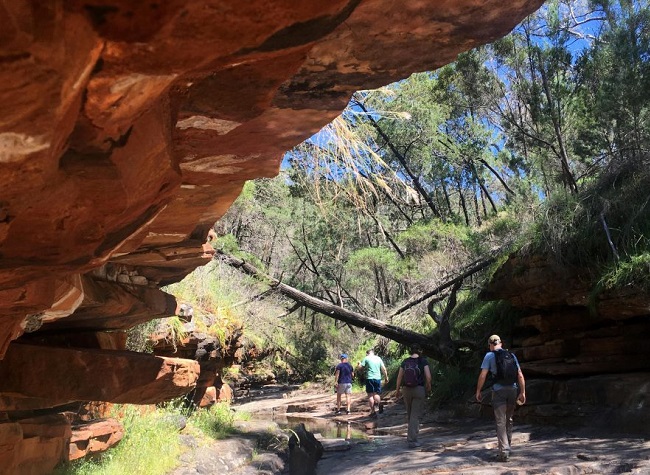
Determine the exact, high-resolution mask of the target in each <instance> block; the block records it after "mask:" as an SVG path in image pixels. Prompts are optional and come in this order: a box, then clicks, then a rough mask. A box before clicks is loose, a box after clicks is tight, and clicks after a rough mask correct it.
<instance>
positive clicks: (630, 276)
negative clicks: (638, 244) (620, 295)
mask: <svg viewBox="0 0 650 475" xmlns="http://www.w3.org/2000/svg"><path fill="white" fill-rule="evenodd" d="M600 285H601V287H602V288H604V289H606V290H612V289H621V288H623V287H629V286H634V287H638V288H640V289H643V290H645V291H648V290H650V252H644V253H642V254H639V255H636V256H631V257H629V258H627V259H626V260H624V261H621V262H619V263H617V264H616V265H615V266H614V267H613V268H612V269H611V270H609V271H605V273H604V275H603V276H602V278H601V281H600Z"/></svg>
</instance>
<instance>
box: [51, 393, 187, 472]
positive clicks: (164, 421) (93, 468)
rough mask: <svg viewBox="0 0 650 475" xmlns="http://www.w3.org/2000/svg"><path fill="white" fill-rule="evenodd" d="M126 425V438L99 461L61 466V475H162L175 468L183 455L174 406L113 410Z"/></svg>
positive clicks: (125, 406)
mask: <svg viewBox="0 0 650 475" xmlns="http://www.w3.org/2000/svg"><path fill="white" fill-rule="evenodd" d="M113 412H114V416H115V417H117V418H118V419H119V420H120V421H121V422H122V425H123V426H124V438H123V439H122V440H121V441H120V443H119V444H117V445H116V446H115V447H113V448H111V449H110V450H108V451H107V452H105V453H104V454H102V455H101V456H100V457H99V458H98V459H97V460H79V461H76V462H73V463H71V464H69V465H66V466H63V467H60V469H59V470H58V471H57V474H59V475H113V474H115V475H123V474H125V473H127V474H129V475H160V474H164V473H168V472H169V471H170V470H171V469H173V468H174V467H175V466H176V465H177V463H178V458H179V456H180V454H181V443H180V440H179V437H178V426H177V417H178V416H180V415H181V414H180V411H179V410H178V409H177V408H174V407H171V406H170V407H166V408H162V409H151V408H150V407H149V406H147V407H144V406H134V405H124V406H116V407H115V408H114V410H113Z"/></svg>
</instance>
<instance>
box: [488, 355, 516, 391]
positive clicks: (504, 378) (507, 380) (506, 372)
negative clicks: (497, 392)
mask: <svg viewBox="0 0 650 475" xmlns="http://www.w3.org/2000/svg"><path fill="white" fill-rule="evenodd" d="M492 353H494V360H495V362H496V365H497V374H496V378H495V381H494V382H495V383H499V384H504V385H506V384H507V385H509V384H514V383H516V382H517V375H518V374H519V369H518V368H517V361H516V360H515V355H514V354H513V353H511V352H509V351H508V350H496V351H493V352H492Z"/></svg>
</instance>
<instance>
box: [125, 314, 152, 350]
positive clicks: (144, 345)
mask: <svg viewBox="0 0 650 475" xmlns="http://www.w3.org/2000/svg"><path fill="white" fill-rule="evenodd" d="M158 323H159V320H158V319H154V320H150V321H148V322H144V323H140V324H139V325H136V326H134V327H132V328H129V329H128V330H127V336H126V349H127V350H131V351H137V352H139V353H153V346H152V344H151V338H150V337H151V335H152V334H153V332H154V331H155V330H156V327H157V326H158Z"/></svg>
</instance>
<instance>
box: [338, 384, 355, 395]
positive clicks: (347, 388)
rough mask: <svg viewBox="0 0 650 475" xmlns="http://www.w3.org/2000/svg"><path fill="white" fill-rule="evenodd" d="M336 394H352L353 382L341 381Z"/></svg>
mask: <svg viewBox="0 0 650 475" xmlns="http://www.w3.org/2000/svg"><path fill="white" fill-rule="evenodd" d="M336 394H352V383H339V384H338V385H337V386H336Z"/></svg>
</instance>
